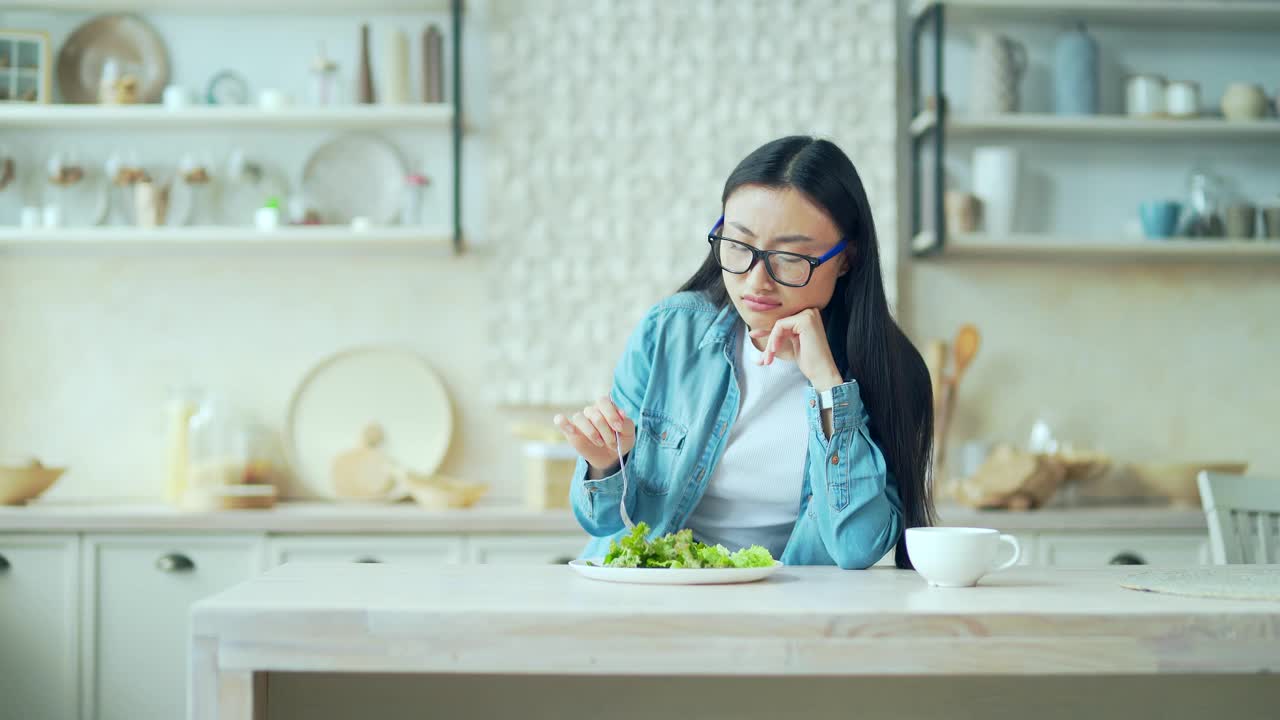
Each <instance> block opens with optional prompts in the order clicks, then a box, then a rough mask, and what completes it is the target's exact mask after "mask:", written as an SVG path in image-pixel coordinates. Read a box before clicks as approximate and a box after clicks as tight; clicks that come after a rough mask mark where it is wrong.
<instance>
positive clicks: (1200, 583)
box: [1120, 565, 1280, 601]
mask: <svg viewBox="0 0 1280 720" xmlns="http://www.w3.org/2000/svg"><path fill="white" fill-rule="evenodd" d="M1120 585H1121V587H1125V588H1128V589H1130V590H1145V591H1147V592H1158V593H1169V594H1171V595H1191V596H1194V597H1207V598H1224V599H1230V600H1274V601H1280V565H1214V566H1211V567H1203V568H1192V569H1186V570H1143V571H1141V572H1138V573H1134V574H1133V575H1130V576H1129V577H1127V578H1125V579H1124V581H1123V582H1121V583H1120Z"/></svg>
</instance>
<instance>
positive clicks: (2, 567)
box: [0, 555, 10, 573]
mask: <svg viewBox="0 0 1280 720" xmlns="http://www.w3.org/2000/svg"><path fill="white" fill-rule="evenodd" d="M9 567H10V566H9V559H8V558H6V557H5V556H3V555H0V573H2V572H9Z"/></svg>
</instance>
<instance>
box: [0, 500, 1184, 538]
mask: <svg viewBox="0 0 1280 720" xmlns="http://www.w3.org/2000/svg"><path fill="white" fill-rule="evenodd" d="M939 515H940V516H941V520H942V523H943V524H945V525H976V526H980V527H993V528H997V529H999V530H1001V531H1004V532H1018V531H1059V530H1061V531H1117V530H1119V531H1123V530H1140V531H1164V530H1174V531H1176V530H1205V529H1206V524H1205V519H1204V514H1203V513H1202V512H1201V511H1200V510H1199V509H1184V508H1169V507H1161V506H1136V507H1090V508H1061V509H1042V510H1030V511H1026V512H1010V511H1002V510H991V511H981V510H973V509H970V508H965V507H960V506H955V505H948V506H942V507H940V508H939ZM115 531H175V532H186V531H201V532H203V531H210V532H217V531H257V532H273V533H343V532H351V533H457V532H510V533H544V532H545V533H553V532H556V533H573V532H578V531H579V527H578V523H577V521H576V520H575V519H574V517H573V514H572V513H570V512H569V511H568V510H550V511H545V512H540V511H534V510H527V509H525V508H523V507H521V506H518V505H514V504H500V503H481V504H480V505H477V506H476V507H474V508H470V509H465V510H452V511H430V510H425V509H423V508H421V507H419V506H418V505H415V504H413V503H395V504H373V503H370V504H364V503H360V504H353V503H332V502H285V503H280V504H279V505H277V506H276V507H275V508H274V509H272V510H223V511H215V512H186V511H182V510H178V509H175V508H173V507H170V506H168V505H163V504H159V503H156V502H154V501H152V502H134V503H127V502H120V501H98V502H93V501H56V502H53V501H51V502H37V503H33V504H31V505H26V506H17V507H3V506H0V532H115Z"/></svg>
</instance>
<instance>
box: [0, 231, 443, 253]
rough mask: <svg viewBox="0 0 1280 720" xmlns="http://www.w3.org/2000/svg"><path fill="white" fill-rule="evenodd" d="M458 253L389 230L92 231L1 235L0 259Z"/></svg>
mask: <svg viewBox="0 0 1280 720" xmlns="http://www.w3.org/2000/svg"><path fill="white" fill-rule="evenodd" d="M452 248H453V234H452V232H451V231H450V230H448V229H444V228H441V229H438V230H437V229H432V228H410V227H385V228H370V229H369V230H364V231H356V230H352V229H350V228H348V227H346V226H312V227H286V228H280V229H279V230H274V231H269V232H267V231H260V230H256V229H254V228H251V227H176V228H152V229H147V228H134V227H91V228H56V229H40V228H37V229H33V230H23V229H17V228H2V229H0V253H12V252H41V251H67V250H79V251H94V250H101V251H116V250H147V251H152V250H156V251H171V252H187V251H196V252H199V251H207V250H236V249H243V250H245V251H260V250H286V251H288V250H309V251H313V250H326V249H327V250H335V251H348V252H357V251H359V252H364V251H373V252H429V253H434V252H439V253H440V254H446V253H448V252H450V251H451V250H452Z"/></svg>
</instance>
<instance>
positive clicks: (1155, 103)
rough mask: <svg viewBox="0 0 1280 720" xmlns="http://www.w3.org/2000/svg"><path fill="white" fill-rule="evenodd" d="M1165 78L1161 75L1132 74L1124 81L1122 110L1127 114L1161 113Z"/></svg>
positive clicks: (1162, 110)
mask: <svg viewBox="0 0 1280 720" xmlns="http://www.w3.org/2000/svg"><path fill="white" fill-rule="evenodd" d="M1165 85H1166V83H1165V79H1164V77H1163V76H1161V75H1132V76H1130V77H1129V81H1128V82H1127V83H1125V88H1124V110H1125V112H1126V113H1128V114H1129V115H1163V114H1164V112H1165V104H1164V101H1165Z"/></svg>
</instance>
